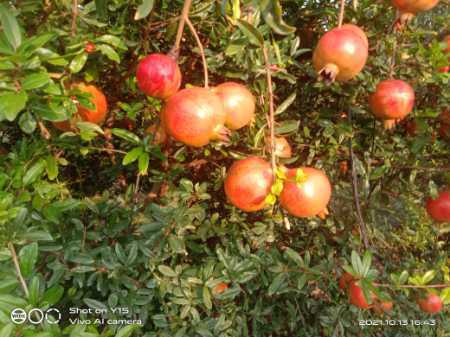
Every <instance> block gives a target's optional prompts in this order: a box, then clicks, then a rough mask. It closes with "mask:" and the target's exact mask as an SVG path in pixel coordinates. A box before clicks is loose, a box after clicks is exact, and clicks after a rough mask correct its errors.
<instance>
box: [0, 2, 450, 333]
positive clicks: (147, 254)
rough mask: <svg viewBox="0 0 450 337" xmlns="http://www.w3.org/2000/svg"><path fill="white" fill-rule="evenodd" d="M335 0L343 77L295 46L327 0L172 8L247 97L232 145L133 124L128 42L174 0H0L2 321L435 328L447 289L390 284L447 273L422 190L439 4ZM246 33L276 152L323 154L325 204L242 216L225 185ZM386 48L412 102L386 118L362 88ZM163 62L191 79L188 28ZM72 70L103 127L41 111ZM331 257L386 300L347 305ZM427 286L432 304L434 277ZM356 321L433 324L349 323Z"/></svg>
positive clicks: (258, 136) (377, 77)
mask: <svg viewBox="0 0 450 337" xmlns="http://www.w3.org/2000/svg"><path fill="white" fill-rule="evenodd" d="M347 2H348V4H347V8H346V16H345V22H353V23H355V24H358V25H359V26H361V27H362V28H363V29H364V30H365V31H366V32H367V35H368V37H369V40H370V55H369V60H368V64H367V65H366V67H365V68H364V71H363V72H362V73H361V74H360V75H359V76H358V78H357V79H355V80H352V81H350V82H348V83H345V84H339V83H334V84H332V85H330V86H326V85H324V84H323V83H320V82H318V81H317V77H316V74H315V71H314V69H313V67H312V65H311V54H312V53H311V51H312V49H313V48H314V46H315V45H316V43H317V40H318V38H319V37H320V36H321V35H322V34H323V33H324V32H325V31H327V30H329V29H330V28H332V27H334V26H336V24H337V12H338V3H337V1H319V0H314V1H300V0H286V1H281V5H282V6H283V19H281V17H279V16H277V15H276V9H277V8H278V7H277V5H279V3H278V1H274V0H270V1H251V0H241V1H239V0H237V1H235V0H233V1H231V0H230V1H226V0H224V1H222V0H220V1H219V0H205V1H194V3H193V6H192V8H191V12H190V18H191V21H192V22H193V24H194V26H195V27H196V29H197V30H198V33H199V36H200V38H201V40H202V42H203V43H204V46H205V49H206V50H205V52H206V56H207V61H208V67H209V71H210V81H211V83H212V85H214V84H219V83H221V82H223V81H224V80H235V81H240V82H242V83H245V84H246V85H247V86H248V87H249V88H250V90H251V91H252V92H253V93H254V94H255V96H256V97H257V98H258V109H257V118H256V121H255V123H254V124H253V125H252V126H251V127H247V128H244V129H242V130H240V131H238V132H234V133H233V135H232V138H231V142H230V144H220V143H213V144H211V145H208V146H207V147H204V148H202V149H192V148H189V147H186V146H182V145H181V144H178V143H175V142H172V143H170V144H169V145H161V146H160V145H155V144H154V142H152V138H153V135H152V134H150V135H149V134H147V133H145V129H146V128H147V127H148V126H149V125H153V124H155V122H157V121H158V112H159V110H160V109H161V102H160V101H158V100H155V99H152V98H147V97H145V96H144V95H143V94H142V93H141V92H140V91H139V90H138V89H137V85H136V79H135V68H136V65H137V63H138V61H139V59H140V58H141V57H143V56H145V55H147V54H148V53H151V52H163V53H167V52H169V51H170V49H171V47H172V45H173V42H174V38H175V33H176V28H177V24H178V21H177V18H178V16H179V13H180V11H181V8H182V6H183V3H182V1H181V0H177V1H175V0H155V1H150V0H144V1H143V3H141V1H138V0H132V1H125V0H111V1H106V0H95V1H78V3H79V5H78V11H77V13H76V15H75V16H74V13H73V8H72V6H73V3H77V1H73V2H72V1H69V0H46V1H38V0H22V1H18V0H17V1H7V2H3V3H2V4H0V20H1V21H0V22H1V24H2V30H1V31H0V139H1V144H0V261H1V262H0V336H1V337H9V336H40V337H51V336H71V337H91V336H92V337H94V336H116V337H123V336H130V335H131V334H132V335H134V336H147V337H150V336H152V337H156V336H158V337H162V336H164V337H169V336H170V337H172V336H176V337H181V336H202V337H210V336H211V337H212V336H214V337H227V336H230V337H231V336H233V337H237V336H239V337H241V336H242V337H243V336H254V337H262V336H272V337H278V336H298V337H303V336H311V337H312V336H346V337H350V336H392V337H393V336H396V337H400V336H402V337H403V336H405V337H406V336H420V337H422V336H423V337H428V336H429V337H434V336H439V337H444V336H450V319H449V313H450V309H449V306H448V305H447V306H446V308H445V309H444V310H443V311H442V312H441V313H440V314H437V315H434V316H430V315H428V314H424V313H422V312H420V310H419V308H418V306H417V304H416V298H417V296H418V294H420V293H423V292H424V291H425V290H424V289H414V288H401V287H398V286H399V285H404V284H410V285H423V284H426V283H427V284H448V283H449V282H450V269H449V268H450V256H449V251H450V246H449V233H450V227H449V224H448V223H447V224H437V223H434V222H433V221H432V220H431V219H430V218H429V217H428V216H427V214H426V210H425V207H424V205H425V200H426V198H427V197H429V196H430V195H432V196H434V195H436V193H437V191H438V190H441V189H443V188H444V187H445V186H446V185H448V184H450V168H449V158H450V146H449V144H450V143H449V139H445V138H444V137H442V136H440V135H439V134H438V128H439V126H440V122H439V119H438V116H439V114H440V113H441V111H442V110H443V109H444V108H446V107H448V106H449V102H450V96H449V90H448V88H449V75H448V73H441V72H438V71H437V69H438V68H440V67H443V66H445V65H448V55H447V54H445V52H444V49H445V48H443V45H442V43H441V41H442V40H443V38H444V37H445V36H446V35H447V34H448V33H449V31H448V22H449V8H448V5H447V4H446V1H441V3H440V4H439V5H438V6H437V7H436V8H435V9H433V10H432V11H430V12H427V13H423V14H420V15H418V17H417V18H415V19H414V20H413V21H412V23H411V24H410V25H409V27H408V28H407V29H406V30H404V31H402V32H399V33H393V32H392V29H390V28H391V27H392V23H393V21H394V19H395V10H394V9H393V8H392V6H391V5H390V2H389V1H374V0H359V1H356V0H354V1H347ZM260 39H264V43H265V46H266V47H267V48H268V50H269V56H270V62H271V64H273V67H272V68H273V70H274V72H273V78H274V91H275V96H276V102H275V103H276V106H277V107H278V109H277V111H276V120H277V124H276V133H277V134H278V135H284V136H286V137H287V138H288V140H289V142H290V144H291V145H292V147H293V153H294V157H293V158H291V159H287V160H280V163H283V164H285V165H287V166H289V167H291V166H292V167H296V166H300V165H309V166H314V167H317V168H321V169H323V170H324V171H325V172H326V173H327V175H328V176H329V177H330V180H331V182H332V184H333V196H332V202H331V204H330V207H329V210H330V215H329V216H328V217H327V218H326V219H325V220H321V219H319V218H312V219H308V220H303V219H295V218H292V217H289V218H288V221H289V222H290V224H291V229H290V230H288V229H286V227H285V220H284V219H283V214H282V213H281V210H280V209H279V207H278V206H276V205H275V207H274V208H273V209H268V210H266V211H262V212H257V213H254V214H253V213H252V214H245V213H243V212H241V211H239V210H237V209H236V208H234V207H232V206H231V205H229V204H228V203H227V202H226V197H225V195H224V192H223V180H224V177H225V174H226V169H227V168H228V167H229V166H230V165H231V163H232V162H233V161H234V160H235V159H237V158H242V157H245V156H247V155H250V154H256V155H261V156H267V153H266V150H265V146H264V143H265V134H266V132H267V121H266V114H267V112H268V100H267V97H268V95H267V89H268V88H267V83H266V76H265V68H264V59H263V53H262V51H261V48H260ZM88 41H91V42H92V43H94V44H95V50H94V51H92V52H91V51H90V50H86V49H85V47H86V44H87V42H88ZM394 41H397V42H396V45H397V46H396V47H395V48H394V45H395V43H394ZM394 52H395V54H394V58H393V53H394ZM392 59H394V61H395V68H394V73H395V76H396V77H397V78H400V79H403V80H405V81H407V82H408V83H410V84H411V85H412V86H413V87H414V90H415V92H416V97H417V100H416V105H415V109H414V112H413V114H412V116H410V117H409V118H408V119H407V120H405V121H403V122H402V123H400V125H398V126H397V127H396V128H395V129H394V130H392V131H385V130H384V129H383V127H382V124H381V123H380V122H379V121H376V120H375V119H374V117H373V115H372V114H371V113H370V111H369V108H368V101H367V99H368V94H369V93H370V92H371V91H373V90H374V88H375V85H376V84H377V83H378V82H379V81H381V80H383V79H386V78H388V73H389V69H390V64H391V62H392ZM179 64H180V67H181V69H182V73H183V86H186V85H199V86H200V85H202V83H203V82H202V81H203V74H202V63H201V58H200V55H199V50H198V48H197V45H196V43H195V40H194V39H193V38H192V35H190V34H189V32H188V30H187V29H186V32H185V35H184V38H183V42H182V46H181V50H180V57H179ZM75 81H85V82H92V83H94V84H95V85H97V86H98V87H100V88H102V90H103V92H104V93H105V95H106V97H107V100H108V104H109V110H110V113H109V117H108V119H107V121H106V123H105V125H103V126H101V127H99V126H97V125H95V124H90V123H79V124H78V127H79V129H80V130H79V132H66V133H62V132H61V131H58V130H57V129H55V128H54V127H53V126H52V123H51V122H54V121H62V120H66V119H68V118H69V117H70V116H72V114H74V113H75V112H76V110H77V106H76V103H75V98H76V99H77V101H78V102H80V104H82V105H84V106H87V107H89V106H90V102H89V99H88V98H89V97H87V96H86V95H83V94H81V93H79V92H75V91H73V90H72V89H69V88H68V86H67V84H68V83H71V82H75ZM351 150H352V151H354V167H355V169H356V179H355V181H356V183H357V185H358V189H359V197H360V201H361V206H362V210H363V214H362V215H363V217H364V220H365V222H366V225H367V227H368V237H369V243H370V247H369V249H367V250H366V249H365V248H364V245H363V243H362V242H361V241H362V240H361V235H360V231H359V219H358V217H357V213H356V211H355V207H354V197H353V190H352V189H353V183H354V181H353V179H352V172H351V166H352V165H351V163H350V152H351ZM125 156H126V157H125ZM124 157H125V158H126V159H125V160H124ZM349 167H350V169H349ZM12 247H15V249H16V250H17V253H18V256H19V257H18V259H19V261H20V269H21V272H22V274H23V277H24V279H25V281H26V283H27V288H28V291H29V295H28V296H27V295H26V294H25V292H24V289H23V287H22V285H21V284H20V282H19V281H18V279H17V277H16V270H15V268H14V264H13V262H12V249H11V248H12ZM359 256H361V258H360V257H359ZM361 260H362V261H361ZM344 266H345V267H346V268H347V269H348V270H352V271H353V272H355V273H357V274H359V275H361V276H364V282H363V286H364V289H365V290H366V291H369V290H370V289H372V290H374V288H373V282H374V281H376V282H378V283H382V284H385V285H386V284H387V285H390V286H389V287H385V288H381V289H382V290H383V291H382V292H380V294H379V296H381V297H382V298H383V297H387V298H389V297H390V298H392V299H393V300H394V302H395V305H394V309H393V311H392V312H390V313H388V314H385V315H384V316H380V315H377V314H376V313H374V312H373V311H362V310H359V309H357V308H355V307H353V306H350V305H349V304H348V298H347V296H346V294H344V293H343V292H341V291H340V290H339V288H338V285H337V278H338V276H339V275H341V274H342V271H343V268H344ZM221 283H226V284H227V285H228V289H226V290H225V291H224V292H218V291H217V288H216V286H217V285H219V284H221ZM437 291H438V292H439V293H440V294H441V297H442V298H443V299H444V300H445V303H446V304H450V288H445V289H437ZM15 307H24V308H25V307H27V308H34V307H39V308H49V307H56V308H58V309H60V310H61V312H62V313H63V320H62V322H61V323H60V324H59V326H58V325H48V324H41V325H32V324H24V325H13V324H12V323H11V320H10V317H9V314H10V312H11V310H12V309H13V308H15ZM71 307H80V308H105V307H108V308H117V307H121V308H127V309H128V310H129V313H127V314H117V313H112V312H111V311H110V310H109V312H108V317H109V318H111V319H113V318H115V319H135V320H137V319H140V320H142V321H143V325H142V326H137V325H128V326H126V325H120V324H119V325H102V324H95V323H93V324H70V322H69V318H72V319H73V318H75V317H78V316H77V315H69V308H71ZM81 317H84V318H89V317H90V318H93V317H94V316H92V315H91V316H90V315H84V316H83V315H81ZM94 318H95V317H94ZM362 319H383V321H384V320H385V319H391V320H396V321H398V320H420V322H422V323H424V322H425V323H427V322H429V321H427V320H428V319H434V320H436V325H435V326H433V325H429V324H423V325H418V326H415V325H414V324H408V325H407V326H395V327H388V326H374V327H361V326H360V325H359V320H362Z"/></svg>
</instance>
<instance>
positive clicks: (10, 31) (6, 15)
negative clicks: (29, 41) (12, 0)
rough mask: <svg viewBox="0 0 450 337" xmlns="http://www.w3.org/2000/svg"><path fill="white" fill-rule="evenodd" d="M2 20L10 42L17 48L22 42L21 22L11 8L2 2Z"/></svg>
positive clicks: (0, 19) (0, 15)
mask: <svg viewBox="0 0 450 337" xmlns="http://www.w3.org/2000/svg"><path fill="white" fill-rule="evenodd" d="M0 22H1V24H2V29H3V32H4V34H5V36H6V39H7V40H8V42H9V44H10V45H11V46H12V47H13V48H14V50H16V49H17V48H18V47H19V46H20V45H21V43H22V34H21V32H20V27H19V23H18V22H17V19H16V17H15V16H14V15H13V13H12V12H11V10H10V9H9V8H8V7H6V5H5V4H3V3H2V4H0Z"/></svg>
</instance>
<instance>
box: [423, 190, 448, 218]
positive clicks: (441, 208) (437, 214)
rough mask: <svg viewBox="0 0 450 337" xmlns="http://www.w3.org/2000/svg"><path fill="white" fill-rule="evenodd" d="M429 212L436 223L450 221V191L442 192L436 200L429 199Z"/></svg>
mask: <svg viewBox="0 0 450 337" xmlns="http://www.w3.org/2000/svg"><path fill="white" fill-rule="evenodd" d="M427 212H428V214H429V215H430V216H431V217H432V218H433V219H434V220H436V221H439V222H447V221H450V190H446V191H441V192H440V193H439V195H438V197H437V198H436V199H431V198H429V199H428V200H427Z"/></svg>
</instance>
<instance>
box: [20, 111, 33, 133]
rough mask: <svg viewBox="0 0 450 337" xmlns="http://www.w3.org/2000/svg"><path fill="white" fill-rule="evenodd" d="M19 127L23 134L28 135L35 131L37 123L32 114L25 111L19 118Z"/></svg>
mask: <svg viewBox="0 0 450 337" xmlns="http://www.w3.org/2000/svg"><path fill="white" fill-rule="evenodd" d="M19 126H20V129H21V130H22V131H23V132H25V133H27V134H29V135H30V134H32V133H33V132H34V130H36V127H37V122H36V119H35V118H34V116H33V114H31V113H29V112H28V111H26V112H24V113H23V114H21V115H20V117H19Z"/></svg>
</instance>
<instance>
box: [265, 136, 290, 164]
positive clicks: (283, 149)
mask: <svg viewBox="0 0 450 337" xmlns="http://www.w3.org/2000/svg"><path fill="white" fill-rule="evenodd" d="M266 150H267V151H268V152H270V141H269V139H267V141H266ZM275 155H276V156H277V157H279V158H286V159H287V158H291V157H292V148H291V146H290V145H289V143H288V141H287V139H286V138H284V137H275Z"/></svg>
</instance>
